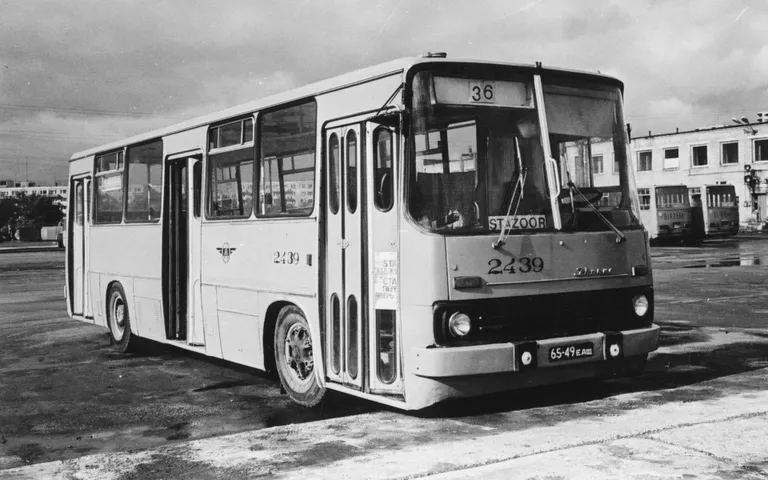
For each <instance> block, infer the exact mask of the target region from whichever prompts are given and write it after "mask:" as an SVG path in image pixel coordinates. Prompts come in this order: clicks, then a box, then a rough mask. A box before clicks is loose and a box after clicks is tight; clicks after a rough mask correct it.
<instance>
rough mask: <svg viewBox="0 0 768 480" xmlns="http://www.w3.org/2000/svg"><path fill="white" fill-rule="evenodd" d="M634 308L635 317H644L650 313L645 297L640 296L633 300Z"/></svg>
mask: <svg viewBox="0 0 768 480" xmlns="http://www.w3.org/2000/svg"><path fill="white" fill-rule="evenodd" d="M632 306H633V307H634V309H635V315H637V316H638V317H642V316H643V315H645V313H646V312H647V311H648V299H647V298H645V295H638V296H636V297H635V298H633V299H632Z"/></svg>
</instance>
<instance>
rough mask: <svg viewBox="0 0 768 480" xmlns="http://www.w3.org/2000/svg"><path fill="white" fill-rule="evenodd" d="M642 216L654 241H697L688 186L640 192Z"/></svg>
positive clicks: (649, 187)
mask: <svg viewBox="0 0 768 480" xmlns="http://www.w3.org/2000/svg"><path fill="white" fill-rule="evenodd" d="M637 193H638V196H639V198H640V214H641V218H642V221H643V224H644V225H645V226H646V228H647V229H648V232H649V235H650V240H651V241H680V242H688V241H690V240H692V239H693V238H694V226H693V211H692V208H691V203H690V199H689V197H688V187H686V186H685V185H654V186H648V187H641V188H638V189H637Z"/></svg>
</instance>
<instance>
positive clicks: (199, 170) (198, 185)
mask: <svg viewBox="0 0 768 480" xmlns="http://www.w3.org/2000/svg"><path fill="white" fill-rule="evenodd" d="M202 182H203V162H201V161H199V160H198V161H196V162H195V164H194V166H193V167H192V189H193V192H194V195H193V197H192V202H193V203H192V214H193V215H194V216H195V218H200V198H201V193H202V190H203V185H202Z"/></svg>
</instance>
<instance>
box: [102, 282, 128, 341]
mask: <svg viewBox="0 0 768 480" xmlns="http://www.w3.org/2000/svg"><path fill="white" fill-rule="evenodd" d="M107 325H108V326H109V340H110V342H111V343H112V345H114V346H115V348H116V350H117V351H119V352H121V353H126V352H129V351H131V347H132V346H133V343H135V339H134V338H133V333H132V332H131V316H130V312H129V310H128V302H127V300H126V296H125V290H123V286H122V285H120V284H119V283H113V284H112V286H111V287H110V288H109V294H108V295H107Z"/></svg>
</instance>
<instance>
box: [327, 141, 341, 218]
mask: <svg viewBox="0 0 768 480" xmlns="http://www.w3.org/2000/svg"><path fill="white" fill-rule="evenodd" d="M328 155H329V156H330V158H329V159H328V208H329V209H330V210H331V213H332V214H334V215H336V214H337V213H339V190H340V188H341V186H340V185H339V172H340V171H341V159H340V158H339V156H340V155H341V152H340V151H339V137H338V136H336V134H335V133H334V134H332V135H331V138H330V140H329V141H328Z"/></svg>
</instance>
